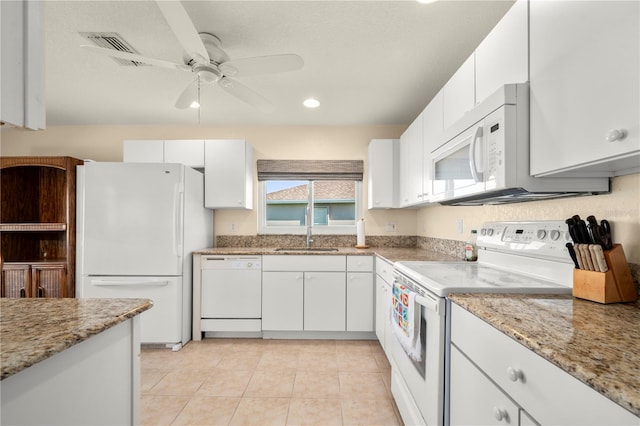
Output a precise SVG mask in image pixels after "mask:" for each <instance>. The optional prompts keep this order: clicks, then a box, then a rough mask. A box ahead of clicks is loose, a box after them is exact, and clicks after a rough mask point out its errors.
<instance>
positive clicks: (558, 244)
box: [478, 220, 571, 258]
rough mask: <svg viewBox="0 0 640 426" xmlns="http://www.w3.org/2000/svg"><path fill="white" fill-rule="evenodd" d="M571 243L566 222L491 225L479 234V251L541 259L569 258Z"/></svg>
mask: <svg viewBox="0 0 640 426" xmlns="http://www.w3.org/2000/svg"><path fill="white" fill-rule="evenodd" d="M570 241H571V237H570V236H569V231H568V229H567V225H566V223H564V221H559V220H558V221H556V220H553V221H552V220H545V221H527V222H487V223H484V224H483V225H482V228H481V229H480V232H479V233H478V247H480V248H485V249H488V250H496V251H504V252H517V253H518V254H531V255H535V256H541V257H553V258H556V257H562V258H564V257H567V258H568V256H569V255H568V253H567V248H566V244H567V242H570Z"/></svg>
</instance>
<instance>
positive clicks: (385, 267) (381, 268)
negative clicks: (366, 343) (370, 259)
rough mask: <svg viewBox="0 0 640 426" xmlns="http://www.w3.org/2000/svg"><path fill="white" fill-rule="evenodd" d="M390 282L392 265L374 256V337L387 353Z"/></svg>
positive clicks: (389, 328)
mask: <svg viewBox="0 0 640 426" xmlns="http://www.w3.org/2000/svg"><path fill="white" fill-rule="evenodd" d="M392 282H393V265H392V264H391V263H390V262H388V261H386V260H385V259H383V258H381V257H376V337H378V341H379V342H380V346H382V349H384V351H385V353H387V336H390V334H391V327H390V326H389V312H390V311H389V310H390V309H391V283H392ZM387 357H389V354H387Z"/></svg>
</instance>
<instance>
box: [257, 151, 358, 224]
mask: <svg viewBox="0 0 640 426" xmlns="http://www.w3.org/2000/svg"><path fill="white" fill-rule="evenodd" d="M265 163H269V164H265ZM319 163H321V166H322V167H319ZM327 163H331V167H329V166H328V165H327ZM335 163H336V162H335V161H324V162H322V161H320V162H319V161H287V160H281V161H278V160H259V161H258V180H260V185H259V198H260V205H259V222H260V223H259V232H260V233H263V234H304V233H306V231H307V225H308V224H309V223H312V224H313V225H312V226H313V233H314V234H355V229H356V227H355V224H356V219H357V218H359V217H360V205H361V192H362V177H361V176H362V174H361V173H359V174H358V173H356V175H355V178H354V176H352V175H345V174H344V173H336V171H335V166H336V165H335ZM338 163H340V162H338ZM344 163H349V164H348V165H349V167H350V168H353V167H352V166H353V163H354V162H344ZM355 163H356V165H357V163H359V164H360V167H361V164H362V162H361V161H357V162H355ZM323 167H324V169H323ZM293 168H295V169H296V170H297V171H296V170H293V171H292V169H293ZM327 168H328V169H330V170H331V171H330V172H327V171H326V169H327ZM267 169H269V172H265V170H267ZM284 170H286V172H284ZM319 170H320V171H319ZM323 170H324V171H323ZM356 170H357V168H356ZM261 171H262V173H261ZM304 178H307V179H304ZM357 178H359V180H358V179H357Z"/></svg>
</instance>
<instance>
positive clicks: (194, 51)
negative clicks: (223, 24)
mask: <svg viewBox="0 0 640 426" xmlns="http://www.w3.org/2000/svg"><path fill="white" fill-rule="evenodd" d="M156 4H157V5H158V7H159V8H160V12H162V15H164V19H166V20H167V23H168V24H169V26H170V27H171V29H172V30H173V32H174V34H175V35H176V37H177V38H178V41H179V42H180V44H181V45H182V47H183V48H184V50H185V51H186V52H187V54H188V55H189V57H190V58H192V59H193V60H195V61H196V62H198V63H201V64H208V63H209V54H208V53H207V49H205V47H204V44H202V40H200V36H199V35H198V31H197V30H196V27H195V26H194V25H193V22H192V21H191V18H189V15H188V14H187V11H186V10H184V7H183V6H182V4H181V3H180V2H179V1H166V0H156Z"/></svg>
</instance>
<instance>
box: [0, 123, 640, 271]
mask: <svg viewBox="0 0 640 426" xmlns="http://www.w3.org/2000/svg"><path fill="white" fill-rule="evenodd" d="M402 131H404V126H366V127H210V126H60V127H48V128H47V129H46V130H44V131H38V132H34V131H28V130H21V129H15V128H2V130H1V131H0V137H1V139H0V154H1V155H70V156H73V157H78V158H90V159H94V160H98V161H121V160H122V141H123V140H124V139H198V138H202V139H207V138H208V139H215V138H238V139H241V138H245V139H247V140H248V141H249V142H251V144H252V145H253V146H254V148H255V158H256V159H261V158H268V159H311V158H318V159H354V160H360V159H361V160H364V161H365V170H366V161H367V145H368V143H369V141H370V140H371V139H374V138H394V137H395V138H397V137H399V135H400V134H401V133H402ZM612 183H613V184H612V193H611V194H607V195H598V196H589V197H577V198H567V199H561V200H549V201H535V202H527V203H520V204H511V205H503V206H481V207H460V206H432V207H426V208H422V209H419V210H399V209H395V210H380V211H379V210H374V211H366V210H365V211H364V212H363V215H364V217H365V219H366V221H367V227H366V233H367V234H368V235H416V234H417V235H420V236H429V237H435V238H446V239H454V240H465V239H466V238H467V235H468V233H469V230H470V229H471V228H478V227H479V226H480V225H481V224H482V222H485V221H489V220H524V219H536V220H564V219H566V218H567V217H570V216H572V215H574V214H579V215H580V216H582V217H586V216H588V215H590V214H593V215H595V216H596V217H598V218H601V219H604V218H607V219H609V220H610V221H611V222H612V226H613V234H614V241H615V242H617V243H621V244H622V245H623V246H624V250H625V254H626V255H627V260H629V261H630V262H633V263H640V242H639V241H638V239H639V238H638V237H640V174H634V175H629V176H622V177H618V178H615V179H613V182H612ZM363 193H364V197H365V200H364V205H365V206H366V201H367V200H366V194H367V188H366V178H365V181H364V183H363ZM256 205H257V204H256ZM457 219H462V220H463V222H464V229H463V232H462V234H458V233H457V231H456V220H457ZM389 221H394V222H396V223H397V231H396V232H395V233H393V234H390V233H387V232H386V224H387V222H389ZM231 223H235V224H236V233H237V234H238V235H254V234H256V233H257V216H256V212H255V210H253V211H248V212H246V211H218V212H216V225H215V226H216V229H215V232H216V234H217V235H223V234H230V233H231Z"/></svg>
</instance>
